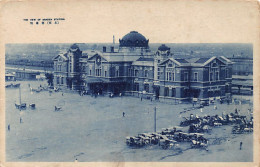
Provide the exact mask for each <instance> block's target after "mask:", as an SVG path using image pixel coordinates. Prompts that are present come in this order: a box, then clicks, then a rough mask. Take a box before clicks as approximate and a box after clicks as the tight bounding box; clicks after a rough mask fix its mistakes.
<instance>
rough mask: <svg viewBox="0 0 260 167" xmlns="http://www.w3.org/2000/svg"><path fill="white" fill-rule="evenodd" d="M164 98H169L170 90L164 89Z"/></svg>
mask: <svg viewBox="0 0 260 167" xmlns="http://www.w3.org/2000/svg"><path fill="white" fill-rule="evenodd" d="M164 96H169V88H168V87H165V88H164Z"/></svg>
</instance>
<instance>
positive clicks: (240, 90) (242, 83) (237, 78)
mask: <svg viewBox="0 0 260 167" xmlns="http://www.w3.org/2000/svg"><path fill="white" fill-rule="evenodd" d="M253 92H254V90H253V75H248V76H245V75H233V76H232V94H236V95H253Z"/></svg>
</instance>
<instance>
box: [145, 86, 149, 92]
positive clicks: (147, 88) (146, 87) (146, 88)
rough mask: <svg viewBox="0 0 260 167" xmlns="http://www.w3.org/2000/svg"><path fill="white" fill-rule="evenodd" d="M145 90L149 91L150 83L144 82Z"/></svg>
mask: <svg viewBox="0 0 260 167" xmlns="http://www.w3.org/2000/svg"><path fill="white" fill-rule="evenodd" d="M144 90H145V91H146V92H148V93H149V84H144Z"/></svg>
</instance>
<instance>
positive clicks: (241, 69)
mask: <svg viewBox="0 0 260 167" xmlns="http://www.w3.org/2000/svg"><path fill="white" fill-rule="evenodd" d="M228 59H229V60H231V61H232V62H233V63H234V64H233V75H253V59H252V58H248V57H245V56H233V57H230V58H228Z"/></svg>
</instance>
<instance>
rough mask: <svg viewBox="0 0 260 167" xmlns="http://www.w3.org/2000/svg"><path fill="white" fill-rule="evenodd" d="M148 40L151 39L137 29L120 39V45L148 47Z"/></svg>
mask: <svg viewBox="0 0 260 167" xmlns="http://www.w3.org/2000/svg"><path fill="white" fill-rule="evenodd" d="M148 42H149V40H146V38H145V37H144V36H143V35H142V34H140V33H138V32H137V31H131V32H130V33H128V34H126V35H125V36H124V37H123V38H122V39H119V43H120V47H148Z"/></svg>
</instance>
